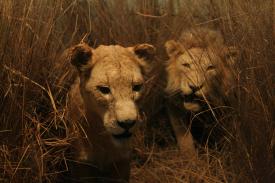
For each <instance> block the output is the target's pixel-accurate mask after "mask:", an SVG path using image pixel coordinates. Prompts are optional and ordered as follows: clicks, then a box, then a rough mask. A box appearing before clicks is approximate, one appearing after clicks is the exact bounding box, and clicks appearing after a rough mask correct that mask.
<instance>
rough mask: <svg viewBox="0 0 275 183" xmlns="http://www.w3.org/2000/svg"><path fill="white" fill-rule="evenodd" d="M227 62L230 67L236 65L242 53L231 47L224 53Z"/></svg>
mask: <svg viewBox="0 0 275 183" xmlns="http://www.w3.org/2000/svg"><path fill="white" fill-rule="evenodd" d="M224 58H225V61H226V62H227V63H228V64H230V65H235V63H236V61H237V60H239V59H240V51H239V50H238V48H236V47H235V46H229V47H227V48H225V51H224Z"/></svg>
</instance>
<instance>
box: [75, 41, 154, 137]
mask: <svg viewBox="0 0 275 183" xmlns="http://www.w3.org/2000/svg"><path fill="white" fill-rule="evenodd" d="M152 54H154V47H153V46H151V45H147V44H143V45H138V46H136V47H128V48H124V47H121V46H100V47H98V48H96V49H93V50H91V55H92V56H91V58H90V59H89V60H88V61H87V64H85V66H84V67H82V69H84V70H82V71H80V80H81V88H80V90H81V94H82V97H83V99H84V102H85V105H86V108H89V109H90V110H88V111H94V113H95V114H96V115H98V116H99V117H100V118H101V121H102V122H103V126H104V127H105V129H106V133H109V134H110V135H111V136H112V137H113V138H114V139H115V140H118V141H121V140H125V139H129V137H131V135H132V132H133V130H134V128H135V126H136V125H137V124H138V123H139V122H140V115H139V109H138V101H139V99H140V97H141V95H142V93H143V90H144V73H145V68H144V67H146V66H148V64H147V63H146V61H145V60H148V58H149V57H150V56H149V55H152ZM150 58H151V57H150ZM89 64H90V66H91V67H89V66H88V65H89ZM87 68H88V69H87ZM79 69H80V70H81V67H80V68H79Z"/></svg>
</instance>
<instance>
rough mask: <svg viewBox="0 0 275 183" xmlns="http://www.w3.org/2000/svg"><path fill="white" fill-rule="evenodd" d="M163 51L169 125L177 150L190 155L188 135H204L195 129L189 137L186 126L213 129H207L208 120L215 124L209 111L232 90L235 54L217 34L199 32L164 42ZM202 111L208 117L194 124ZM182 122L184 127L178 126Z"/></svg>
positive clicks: (235, 51)
mask: <svg viewBox="0 0 275 183" xmlns="http://www.w3.org/2000/svg"><path fill="white" fill-rule="evenodd" d="M165 47H166V51H167V54H168V56H169V60H168V63H167V67H166V71H167V86H166V92H167V93H168V95H169V106H168V110H169V116H170V121H171V124H172V127H173V130H174V132H175V135H176V138H177V141H178V144H179V147H180V149H182V151H185V152H186V153H187V154H190V153H191V154H194V153H195V148H194V143H193V137H192V135H193V136H194V135H199V136H200V135H204V134H202V133H205V131H204V130H199V131H198V128H197V131H196V128H195V132H194V134H192V135H191V133H190V128H188V127H187V125H188V124H189V125H190V127H194V126H195V127H196V126H200V125H202V126H203V128H208V127H209V131H208V132H209V133H211V132H210V131H212V128H213V126H214V125H211V124H210V126H209V119H210V121H211V120H212V121H211V123H212V122H213V121H215V122H217V118H216V116H215V112H214V111H213V108H214V107H216V108H218V107H219V106H221V105H227V101H228V98H229V93H230V90H231V89H232V87H234V83H235V79H234V72H233V71H234V69H232V68H234V66H235V64H234V63H235V59H236V56H237V53H238V52H237V50H236V49H235V48H234V47H227V46H226V45H225V44H224V41H223V38H222V36H221V34H220V33H218V32H216V31H213V30H210V29H203V28H201V29H194V30H190V31H186V32H184V33H183V34H182V35H181V37H180V38H179V40H178V41H175V40H169V41H167V42H166V43H165ZM205 110H208V111H210V114H209V113H208V114H207V117H204V118H203V119H202V122H199V123H195V120H193V119H195V118H198V117H199V116H200V114H201V113H205V112H204V111H205ZM211 116H212V117H211ZM182 118H183V119H184V123H185V124H183V123H182V122H181V119H182ZM190 121H191V122H190ZM192 123H193V124H192ZM210 128H211V129H210ZM207 135H209V134H207ZM214 138H215V137H214ZM207 140H208V139H207ZM199 141H200V140H199Z"/></svg>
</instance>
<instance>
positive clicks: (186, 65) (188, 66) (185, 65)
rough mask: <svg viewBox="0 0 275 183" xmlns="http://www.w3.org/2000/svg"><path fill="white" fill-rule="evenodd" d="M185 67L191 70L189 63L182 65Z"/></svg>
mask: <svg viewBox="0 0 275 183" xmlns="http://www.w3.org/2000/svg"><path fill="white" fill-rule="evenodd" d="M182 65H183V66H184V67H187V68H190V64H188V63H184V64H182Z"/></svg>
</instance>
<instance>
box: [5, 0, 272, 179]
mask: <svg viewBox="0 0 275 183" xmlns="http://www.w3.org/2000/svg"><path fill="white" fill-rule="evenodd" d="M160 2H161V3H160ZM0 15H1V16H0V69H1V72H0V77H1V86H0V100H1V102H0V109H1V113H0V122H1V123H0V172H1V173H0V182H20V183H21V182H55V181H56V180H57V177H59V176H60V175H62V174H63V173H64V172H66V171H68V167H67V162H68V161H70V156H69V153H68V152H69V151H68V150H69V148H70V142H71V140H72V139H73V138H74V137H73V135H72V134H69V133H68V130H67V123H68V121H67V119H65V113H66V102H67V91H68V88H69V85H70V83H71V81H72V80H73V77H74V72H73V71H72V69H71V68H70V65H69V63H64V62H61V60H60V59H59V58H60V57H59V56H60V54H61V53H62V52H63V51H64V50H65V49H66V48H68V47H70V46H71V45H73V44H76V43H78V42H80V41H81V40H83V39H84V40H86V41H87V42H89V44H91V45H94V46H96V45H99V44H121V45H124V46H128V45H133V44H137V43H142V42H148V43H151V44H154V45H156V47H157V48H158V58H157V64H156V65H158V66H159V67H158V68H157V70H158V71H159V70H162V67H163V63H164V61H165V59H166V55H165V52H164V49H163V44H164V42H165V41H166V40H167V39H170V38H176V37H177V36H178V35H179V33H180V32H181V31H182V30H185V29H188V28H190V27H197V26H207V27H211V28H215V29H218V30H221V32H222V34H223V35H224V37H225V40H226V43H228V44H231V45H235V46H237V47H238V48H239V49H240V51H241V53H242V59H241V61H240V63H238V65H239V67H238V73H239V74H238V76H237V77H238V85H237V86H236V90H237V94H238V99H239V100H238V103H237V105H236V106H235V109H236V110H235V111H236V114H235V115H234V118H233V119H232V120H231V121H230V122H229V134H230V141H229V143H228V144H227V145H226V147H225V148H223V149H222V150H220V151H216V150H213V149H208V148H207V147H201V149H202V150H201V155H200V161H199V162H197V163H192V162H190V161H188V160H186V159H184V158H182V157H181V156H180V154H179V152H178V150H177V148H176V145H175V143H174V141H173V136H172V135H171V134H170V133H169V130H166V128H168V127H167V126H169V125H166V124H164V125H162V128H159V129H155V131H154V132H153V133H154V134H157V138H158V137H159V136H161V138H162V139H164V140H163V141H164V143H162V146H158V144H157V143H153V144H152V145H151V146H147V145H144V141H145V140H144V138H145V136H146V130H145V129H142V130H140V131H139V132H138V133H137V135H136V136H137V138H136V139H135V140H134V145H133V146H134V158H133V164H132V175H131V177H132V178H131V179H132V182H148V183H149V182H264V183H269V182H272V181H274V180H275V177H274V175H275V172H274V171H275V166H274V165H275V161H274V158H275V155H274V154H275V150H274V144H275V135H274V134H275V128H274V101H275V97H274V83H273V79H274V58H275V57H274V39H273V38H272V1H271V0H267V1H264V2H263V1H259V0H257V1H256V0H255V1H241V0H239V1H233V0H225V1H218V0H209V1H203V0H196V1H188V0H185V1H176V0H174V1H158V0H141V1H137V0H135V1H123V0H116V1H114V0H113V1H100V0H72V1H66V0H47V1H46V0H20V1H19V0H8V1H4V0H2V1H0ZM156 77H157V76H156V75H153V76H152V79H151V80H152V81H155V80H154V79H156ZM162 77H163V75H161V76H160V78H162ZM152 83H153V82H152ZM163 85H164V83H163V82H158V83H157V84H151V85H150V86H151V87H152V93H153V94H152V93H151V94H149V95H154V96H156V97H150V99H152V100H153V102H152V101H151V100H150V101H148V103H153V104H154V105H153V106H151V107H150V108H148V111H150V112H151V114H157V109H159V108H160V107H159V105H161V104H159V103H158V102H157V101H160V100H159V99H158V97H161V96H162V94H161V93H156V92H155V91H159V89H158V88H157V87H161V86H163ZM154 92H155V93H154ZM156 119H158V120H159V122H160V123H162V124H163V123H166V122H167V119H166V117H165V115H158V116H157V117H156ZM147 123H150V121H147ZM163 131H166V132H163ZM167 131H168V132H167ZM163 134H164V135H163ZM158 140H159V139H155V141H153V142H157V141H158ZM163 144H164V145H163Z"/></svg>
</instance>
